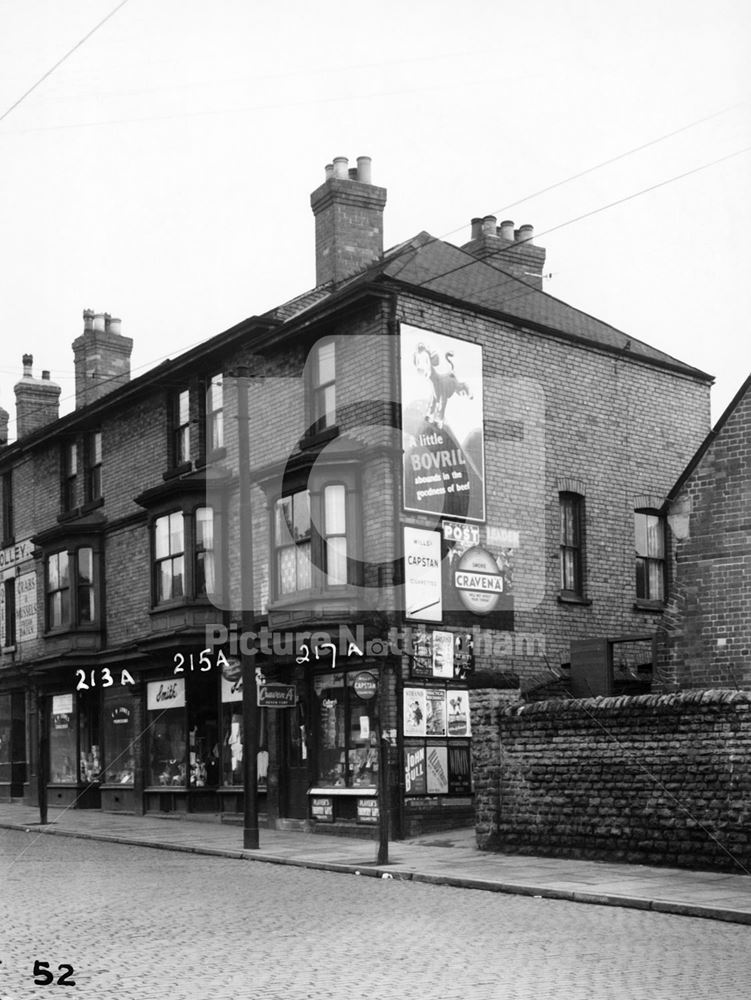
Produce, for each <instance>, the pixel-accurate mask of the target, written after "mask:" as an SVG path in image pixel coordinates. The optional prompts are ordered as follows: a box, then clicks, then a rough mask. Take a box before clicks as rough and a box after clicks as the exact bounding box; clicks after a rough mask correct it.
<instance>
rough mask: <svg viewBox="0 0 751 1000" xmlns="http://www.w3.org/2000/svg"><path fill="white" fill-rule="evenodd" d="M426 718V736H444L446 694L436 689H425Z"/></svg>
mask: <svg viewBox="0 0 751 1000" xmlns="http://www.w3.org/2000/svg"><path fill="white" fill-rule="evenodd" d="M425 694H426V706H427V717H426V720H425V734H426V736H445V735H446V692H445V691H443V690H439V689H437V688H426V690H425Z"/></svg>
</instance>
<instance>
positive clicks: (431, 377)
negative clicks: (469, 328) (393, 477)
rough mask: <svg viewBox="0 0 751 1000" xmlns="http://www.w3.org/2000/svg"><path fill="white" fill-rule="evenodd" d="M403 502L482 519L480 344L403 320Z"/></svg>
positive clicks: (420, 508) (435, 511) (427, 510)
mask: <svg viewBox="0 0 751 1000" xmlns="http://www.w3.org/2000/svg"><path fill="white" fill-rule="evenodd" d="M400 341H401V352H400V353H401V363H400V373H401V394H402V398H401V404H402V448H403V452H404V477H403V478H404V506H405V508H406V509H407V510H414V511H420V512H422V513H428V514H431V513H432V514H439V515H444V516H447V517H463V518H467V519H468V520H471V521H483V520H484V519H485V468H484V453H483V448H484V446H483V402H482V348H481V347H480V345H479V344H472V343H470V342H468V341H466V340H458V339H457V338H455V337H446V336H444V335H443V334H439V333H433V332H432V331H430V330H421V329H419V328H418V327H412V326H407V325H406V324H404V323H403V324H402V325H401V329H400Z"/></svg>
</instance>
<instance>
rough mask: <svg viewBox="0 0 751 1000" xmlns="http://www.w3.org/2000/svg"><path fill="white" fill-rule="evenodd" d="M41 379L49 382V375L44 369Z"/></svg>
mask: <svg viewBox="0 0 751 1000" xmlns="http://www.w3.org/2000/svg"><path fill="white" fill-rule="evenodd" d="M42 378H43V379H44V381H45V382H49V380H50V373H49V372H48V371H47V369H46V368H45V369H44V370H43V372H42Z"/></svg>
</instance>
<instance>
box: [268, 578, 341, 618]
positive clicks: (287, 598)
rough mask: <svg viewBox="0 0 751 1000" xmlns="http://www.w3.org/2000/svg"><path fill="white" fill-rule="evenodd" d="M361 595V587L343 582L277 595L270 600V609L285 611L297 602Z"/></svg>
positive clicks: (336, 599) (330, 599) (326, 600)
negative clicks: (327, 586) (339, 584)
mask: <svg viewBox="0 0 751 1000" xmlns="http://www.w3.org/2000/svg"><path fill="white" fill-rule="evenodd" d="M359 595H360V588H358V587H356V586H354V585H353V584H351V583H347V584H343V585H342V586H341V587H330V588H328V589H327V590H296V591H295V593H294V594H284V595H283V596H282V597H275V598H274V599H273V600H272V601H269V611H283V610H284V609H285V608H293V607H295V605H297V604H305V605H307V604H310V603H312V602H315V601H324V602H327V603H328V602H330V601H338V600H342V599H344V600H348V599H350V598H355V597H358V596H359Z"/></svg>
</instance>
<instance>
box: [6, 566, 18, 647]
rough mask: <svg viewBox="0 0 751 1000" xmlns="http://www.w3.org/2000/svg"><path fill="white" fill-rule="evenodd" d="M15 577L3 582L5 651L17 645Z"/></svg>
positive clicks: (7, 578)
mask: <svg viewBox="0 0 751 1000" xmlns="http://www.w3.org/2000/svg"><path fill="white" fill-rule="evenodd" d="M17 579H18V578H17V577H16V576H15V575H14V576H9V577H6V579H5V580H3V649H9V648H12V647H14V646H15V645H16V638H17V633H16V580H17Z"/></svg>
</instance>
